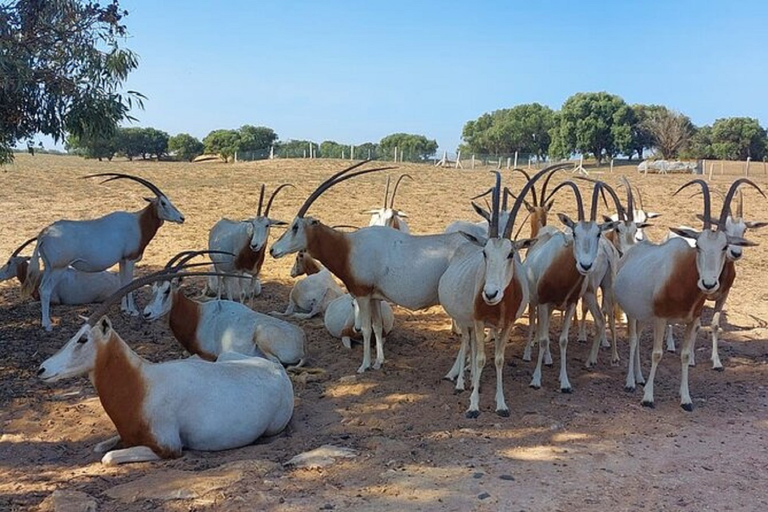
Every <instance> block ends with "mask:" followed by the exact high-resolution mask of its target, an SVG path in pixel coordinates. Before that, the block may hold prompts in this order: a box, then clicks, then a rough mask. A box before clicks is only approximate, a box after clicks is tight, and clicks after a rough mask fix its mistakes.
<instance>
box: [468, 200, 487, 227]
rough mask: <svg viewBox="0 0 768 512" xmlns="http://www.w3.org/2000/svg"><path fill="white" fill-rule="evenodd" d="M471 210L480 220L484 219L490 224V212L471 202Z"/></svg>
mask: <svg viewBox="0 0 768 512" xmlns="http://www.w3.org/2000/svg"><path fill="white" fill-rule="evenodd" d="M472 208H474V209H475V211H476V212H477V214H478V215H480V216H481V217H482V218H484V219H485V220H487V221H488V222H491V214H490V212H487V211H485V210H483V208H482V207H481V206H480V205H479V204H477V203H475V202H474V201H473V202H472Z"/></svg>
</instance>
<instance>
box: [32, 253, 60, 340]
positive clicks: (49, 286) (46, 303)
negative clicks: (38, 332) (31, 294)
mask: <svg viewBox="0 0 768 512" xmlns="http://www.w3.org/2000/svg"><path fill="white" fill-rule="evenodd" d="M64 272H66V269H56V268H54V269H51V270H48V269H47V268H46V269H45V270H43V275H42V278H41V279H40V286H39V287H38V289H37V291H38V293H39V294H40V309H41V310H42V321H41V323H42V326H43V329H45V330H46V331H51V330H52V329H53V325H52V324H51V296H52V295H53V289H54V288H55V286H56V283H57V282H59V280H61V276H62V275H63V274H64Z"/></svg>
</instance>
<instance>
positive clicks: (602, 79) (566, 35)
mask: <svg viewBox="0 0 768 512" xmlns="http://www.w3.org/2000/svg"><path fill="white" fill-rule="evenodd" d="M121 4H122V5H123V6H124V7H125V8H126V9H128V10H129V11H130V15H129V16H128V17H127V18H126V23H127V25H128V29H129V31H130V38H129V40H128V41H127V43H126V45H127V46H128V47H129V48H131V49H133V50H134V51H136V52H137V53H138V54H139V56H140V66H139V68H138V70H136V71H135V72H134V73H133V74H132V75H131V76H130V78H129V81H128V88H130V89H135V90H138V91H140V92H142V93H143V94H145V95H146V96H147V97H148V98H149V99H148V101H147V102H146V108H145V110H144V111H143V112H141V111H140V112H136V113H135V115H136V117H138V118H139V123H138V124H139V125H141V126H153V127H156V128H159V129H162V130H165V131H167V132H169V133H170V134H172V135H173V134H175V133H179V132H189V133H191V134H193V135H195V136H197V137H199V138H202V137H204V136H205V135H206V134H207V133H208V132H209V131H211V130H213V129H218V128H237V127H239V126H241V125H243V124H254V125H265V126H269V127H271V128H273V129H274V130H275V131H276V132H277V133H278V135H279V137H280V139H281V140H287V139H310V140H315V141H317V142H320V141H323V140H336V141H337V142H341V143H354V144H359V143H362V142H366V141H372V142H377V141H379V140H380V139H381V138H382V137H383V136H385V135H387V134H390V133H393V132H408V133H418V134H424V135H426V136H427V137H429V138H434V139H436V140H437V141H438V143H439V144H440V147H441V151H442V150H443V149H446V150H448V151H454V150H455V148H456V147H457V145H458V144H459V143H460V142H461V130H462V127H463V125H464V123H465V122H466V121H468V120H471V119H475V118H477V117H478V116H480V115H481V114H483V113H484V112H489V111H492V110H496V109H500V108H508V107H512V106H514V105H516V104H520V103H529V102H539V103H542V104H545V105H548V106H550V107H552V108H554V109H558V108H559V107H560V106H561V105H562V103H563V101H564V100H565V99H566V98H568V96H570V95H571V94H574V93H576V92H581V91H608V92H610V93H614V94H618V95H620V96H621V97H623V98H624V100H626V101H627V102H628V103H656V104H663V105H666V106H668V107H671V108H673V109H677V110H680V111H681V112H683V113H685V114H687V115H689V116H690V117H691V118H692V120H693V121H694V123H696V124H710V123H712V122H713V121H714V120H715V119H717V118H719V117H730V116H750V117H756V118H758V119H759V120H760V121H761V123H762V124H763V125H765V124H766V123H767V122H768V101H766V99H767V98H766V94H768V91H767V90H766V84H767V83H768V80H767V78H768V77H767V76H766V74H767V73H768V66H767V65H768V58H766V57H768V2H766V1H765V0H747V1H741V2H733V1H704V0H699V1H693V0H686V1H671V0H667V1H661V0H658V1H657V0H652V1H643V2H640V1H578V2H576V1H565V0H562V1H546V0H544V1H531V0H528V1H525V2H519V1H500V0H499V1H475V2H468V1H464V2H454V1H418V0H411V1H400V0H389V1H386V2H384V1H357V2H353V1H346V2H342V1H322V2H321V1H290V0H289V1H279V2H276V1H272V2H265V1H245V0H237V1H234V0H233V1H219V2H200V1H194V0H187V1H183V2H182V1H177V0H163V1H157V0H123V2H121Z"/></svg>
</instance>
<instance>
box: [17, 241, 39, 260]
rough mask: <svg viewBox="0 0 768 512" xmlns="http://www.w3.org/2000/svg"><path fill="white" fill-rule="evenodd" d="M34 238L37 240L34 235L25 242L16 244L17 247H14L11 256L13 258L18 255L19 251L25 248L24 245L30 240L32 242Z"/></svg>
mask: <svg viewBox="0 0 768 512" xmlns="http://www.w3.org/2000/svg"><path fill="white" fill-rule="evenodd" d="M35 240H37V237H36V236H35V237H32V238H30V239H29V240H27V241H26V242H24V243H23V244H21V245H20V246H18V247H17V248H16V250H15V251H13V253H12V254H11V258H15V257H16V256H18V255H19V254H20V253H21V251H23V250H24V248H25V247H27V246H28V245H29V244H31V243H32V242H34V241H35Z"/></svg>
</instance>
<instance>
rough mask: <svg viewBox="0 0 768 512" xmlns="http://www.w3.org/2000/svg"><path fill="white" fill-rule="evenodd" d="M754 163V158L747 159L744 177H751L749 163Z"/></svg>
mask: <svg viewBox="0 0 768 512" xmlns="http://www.w3.org/2000/svg"><path fill="white" fill-rule="evenodd" d="M751 161H752V157H751V156H748V157H747V165H746V166H745V167H744V176H749V162H751Z"/></svg>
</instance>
